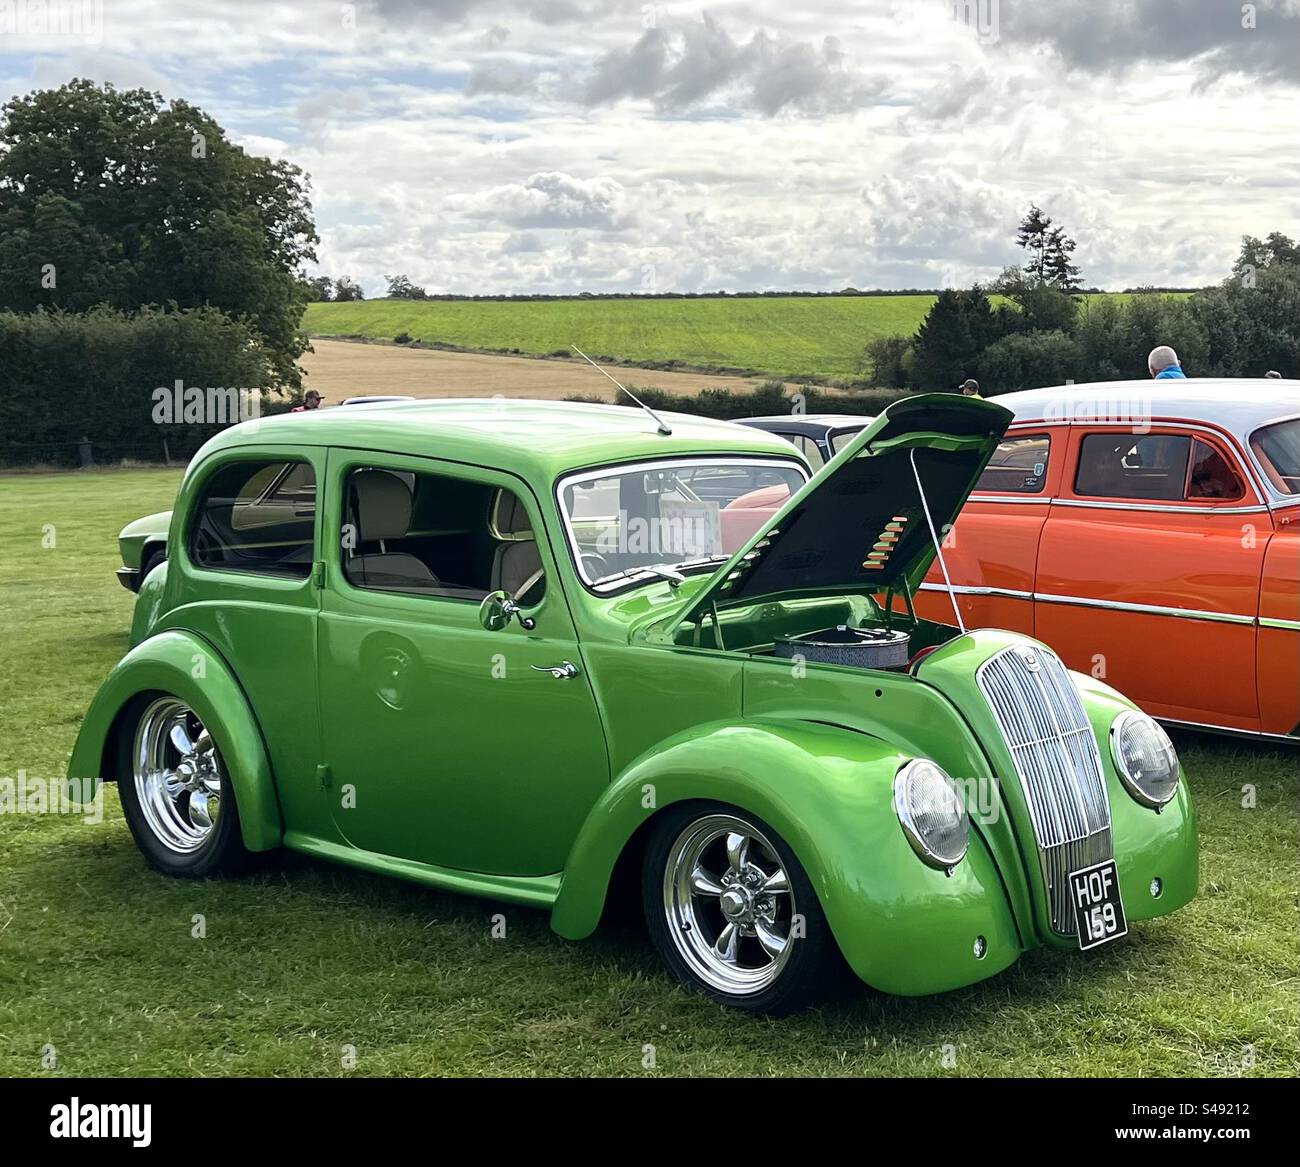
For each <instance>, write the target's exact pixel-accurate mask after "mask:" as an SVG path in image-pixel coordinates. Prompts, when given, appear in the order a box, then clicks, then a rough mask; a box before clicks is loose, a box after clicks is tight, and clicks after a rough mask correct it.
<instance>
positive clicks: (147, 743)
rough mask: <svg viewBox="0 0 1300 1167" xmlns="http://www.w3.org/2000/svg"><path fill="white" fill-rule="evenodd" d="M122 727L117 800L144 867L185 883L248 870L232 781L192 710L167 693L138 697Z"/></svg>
mask: <svg viewBox="0 0 1300 1167" xmlns="http://www.w3.org/2000/svg"><path fill="white" fill-rule="evenodd" d="M120 724H121V728H120V731H119V733H118V735H117V775H118V795H119V797H120V798H121V800H122V810H123V812H124V813H125V815H126V822H127V826H129V827H130V828H131V834H132V836H134V838H135V841H136V845H137V846H138V847H139V848H140V850H141V852H143V854H144V857H145V858H146V859H147V860H148V861H149V863H150V864H151V865H152V866H154V867H156V868H157V869H158V870H159V871H162V872H164V873H165V874H167V875H172V876H177V877H179V878H187V879H204V878H206V877H208V876H213V875H223V874H232V873H234V872H236V871H240V870H243V869H244V868H245V867H247V865H248V863H249V860H250V858H251V853H250V852H249V851H248V850H247V848H245V846H244V840H243V837H242V835H241V834H240V827H239V810H238V808H237V807H236V806H235V792H234V787H233V786H232V785H231V783H230V775H229V773H228V771H227V769H226V764H225V761H224V760H223V759H222V756H221V750H220V748H219V746H218V744H217V742H216V741H215V740H214V739H213V738H212V736H211V734H210V733H209V732H208V730H207V728H206V727H205V726H204V725H203V722H202V721H201V720H200V719H199V717H198V716H197V714H195V712H194V710H193V709H191V708H190V707H189V706H188V705H187V704H186V703H185V702H184V701H182V700H181V699H180V698H179V697H175V696H173V695H172V694H170V693H143V694H141V695H140V696H138V697H136V698H135V699H134V700H133V701H132V702H131V703H130V705H128V706H127V708H126V710H125V712H124V714H123V717H122V720H121V723H120Z"/></svg>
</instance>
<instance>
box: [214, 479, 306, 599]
mask: <svg viewBox="0 0 1300 1167" xmlns="http://www.w3.org/2000/svg"><path fill="white" fill-rule="evenodd" d="M315 537H316V474H315V472H314V471H313V470H312V468H311V465H310V464H309V463H306V462H283V461H280V462H231V463H230V464H228V465H226V466H223V467H221V469H219V470H218V471H217V472H216V473H215V474H214V475H213V476H212V477H211V479H209V480H208V484H207V486H206V488H205V489H204V491H203V496H202V498H201V499H200V500H199V504H198V506H197V507H196V508H195V513H194V519H193V522H192V524H191V526H190V537H189V549H190V558H191V559H192V560H193V561H194V563H195V564H197V565H198V566H199V567H206V568H211V569H214V570H217V571H251V572H258V573H261V574H264V575H280V576H290V577H293V578H298V579H305V578H306V577H307V576H309V575H310V574H311V564H312V559H313V548H314V545H315Z"/></svg>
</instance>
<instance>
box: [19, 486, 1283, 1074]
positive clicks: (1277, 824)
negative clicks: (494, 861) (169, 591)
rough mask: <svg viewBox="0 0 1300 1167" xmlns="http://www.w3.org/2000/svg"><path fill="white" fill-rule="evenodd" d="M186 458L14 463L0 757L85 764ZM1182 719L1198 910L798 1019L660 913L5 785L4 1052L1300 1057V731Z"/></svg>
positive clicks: (766, 1061)
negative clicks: (1257, 735)
mask: <svg viewBox="0 0 1300 1167" xmlns="http://www.w3.org/2000/svg"><path fill="white" fill-rule="evenodd" d="M178 478H179V474H178V472H176V471H171V470H124V471H98V472H91V473H67V474H33V475H26V476H13V477H0V779H5V778H7V779H10V780H13V779H14V778H15V777H16V775H17V774H18V772H19V771H26V773H27V774H28V775H29V776H30V777H34V778H54V777H57V776H61V775H62V774H63V772H64V770H65V767H66V765H67V760H68V755H69V752H70V751H71V748H72V743H73V740H74V738H75V736H76V733H77V726H78V723H79V721H80V719H81V716H82V714H83V712H84V710H85V709H86V707H87V705H88V703H89V702H90V699H91V697H92V696H93V694H94V692H95V690H96V688H97V686H98V685H99V683H100V681H101V680H102V678H103V677H104V675H105V674H106V673H107V672H108V670H109V669H110V668H112V666H113V665H114V664H115V663H116V661H117V660H118V659H119V657H120V656H121V655H122V653H123V652H124V651H125V649H126V645H127V627H128V623H129V620H130V614H131V604H132V597H131V596H130V595H129V594H128V593H127V592H125V591H123V590H122V589H121V588H120V587H119V586H118V584H117V582H116V580H115V579H114V578H113V569H114V568H115V567H116V566H117V563H118V560H117V547H116V533H117V530H118V528H119V527H120V526H121V525H122V524H123V523H125V522H126V521H127V520H129V519H132V518H134V517H136V516H138V515H141V514H145V513H148V512H150V511H156V510H160V509H165V508H166V507H169V506H170V505H171V502H172V498H173V495H174V492H175V489H176V484H177V481H178ZM1153 651H1158V649H1156V648H1153ZM1176 742H1177V745H1178V747H1179V750H1180V751H1181V753H1182V757H1183V762H1184V766H1185V770H1186V774H1187V780H1188V782H1189V783H1190V785H1191V789H1192V794H1193V797H1194V799H1195V803H1196V808H1197V812H1198V815H1199V819H1200V830H1201V841H1202V842H1201V846H1202V856H1201V891H1200V895H1199V897H1198V898H1197V899H1196V900H1195V901H1193V903H1192V904H1190V905H1189V906H1188V907H1187V908H1185V909H1183V910H1182V911H1180V912H1178V913H1177V914H1175V915H1173V916H1171V917H1169V918H1166V919H1162V920H1152V921H1146V922H1143V923H1137V924H1134V925H1133V926H1132V931H1131V934H1130V936H1129V938H1128V939H1126V940H1124V941H1122V942H1120V943H1118V944H1115V945H1112V946H1109V947H1107V948H1105V949H1103V950H1101V951H1100V952H1097V953H1093V954H1087V955H1085V954H1080V953H1078V952H1057V951H1052V952H1044V951H1036V952H1031V953H1027V954H1026V955H1025V956H1024V957H1023V958H1022V959H1021V960H1020V962H1019V963H1018V964H1017V965H1015V966H1013V967H1012V968H1011V969H1009V970H1008V971H1006V972H1004V973H1002V974H1000V975H998V976H996V977H994V978H992V979H991V980H988V981H986V982H984V983H983V984H979V985H975V986H973V987H971V988H969V989H964V990H961V991H959V992H955V993H949V994H946V995H944V996H942V997H933V998H922V999H903V998H896V997H893V998H891V997H884V996H881V995H879V994H876V993H873V992H870V991H869V990H867V989H865V988H862V987H858V988H855V989H850V990H846V992H845V994H844V995H843V996H842V997H840V998H838V999H835V1000H832V1001H830V1002H828V1003H827V1004H825V1005H823V1006H821V1007H819V1008H816V1009H813V1010H811V1011H809V1012H806V1013H803V1014H800V1015H797V1016H794V1017H791V1018H787V1019H785V1020H782V1021H764V1020H759V1019H755V1018H752V1017H748V1016H744V1015H741V1014H738V1013H731V1012H727V1011H725V1010H723V1009H722V1008H720V1007H719V1006H716V1005H713V1004H711V1003H709V1002H708V1001H707V1000H706V999H705V998H704V997H702V996H699V995H697V994H693V993H689V992H687V991H685V990H683V989H681V988H679V987H678V986H677V985H676V984H675V983H674V982H673V981H672V980H671V979H670V978H669V976H668V975H667V974H666V973H665V972H664V971H663V970H662V968H661V966H660V964H659V962H658V960H657V958H656V957H655V956H654V955H653V953H652V952H651V950H650V948H649V946H648V942H647V941H646V940H645V939H644V937H643V936H642V935H641V934H640V932H639V930H637V929H635V928H629V929H624V930H615V931H608V932H602V933H601V934H599V935H598V936H596V937H594V938H593V939H591V940H589V941H584V942H582V943H578V944H572V943H568V942H565V941H563V940H561V939H559V938H558V937H557V936H555V935H554V934H553V933H552V932H551V931H550V929H549V927H548V924H547V919H546V916H545V915H544V914H543V913H541V912H536V911H529V910H526V909H523V908H518V907H511V906H505V905H501V904H496V903H490V902H488V901H484V900H477V899H469V898H463V897H462V898H457V897H453V896H449V895H441V894H438V893H435V892H433V891H429V890H426V889H423V888H420V887H416V886H413V885H409V884H402V883H398V882H394V881H390V880H385V879H381V878H379V877H376V876H371V875H366V874H362V873H360V872H357V871H353V870H348V869H344V868H337V867H331V866H327V865H325V864H323V863H319V862H314V861H310V860H307V859H305V858H303V857H301V856H296V855H291V854H278V855H275V856H273V857H271V858H270V859H269V860H268V861H267V863H266V864H265V866H264V868H263V869H262V870H261V871H260V872H258V873H257V874H254V875H251V876H247V877H244V878H241V879H232V880H226V881H214V882H201V883H194V882H187V881H179V880H171V879H168V878H166V877H164V876H162V875H159V874H157V873H156V872H154V871H152V870H151V869H150V868H148V867H146V865H145V863H144V861H143V859H142V858H141V857H140V855H139V853H138V852H137V851H136V848H135V846H134V844H133V843H132V841H131V837H130V835H129V833H128V831H127V827H126V824H125V822H124V821H123V818H122V812H121V809H120V807H119V804H118V800H117V794H116V791H115V789H114V788H113V787H108V788H107V790H108V793H107V795H106V797H105V800H104V802H105V805H104V815H103V819H102V821H100V822H85V821H83V820H82V818H80V817H78V816H75V815H50V814H45V815H38V814H30V813H29V814H18V813H11V811H12V809H13V808H10V812H5V813H0V1076H2V1075H22V1076H31V1075H45V1076H57V1075H60V1074H71V1075H92V1076H93V1075H118V1074H132V1075H164V1076H199V1077H201V1076H205V1075H216V1074H260V1075H303V1076H344V1075H346V1074H348V1073H356V1074H363V1075H397V1074H403V1075H462V1074H492V1075H597V1074H603V1075H632V1076H669V1075H684V1074H696V1075H717V1076H744V1075H782V1074H798V1075H941V1076H965V1075H981V1074H991V1075H1008V1076H1013V1077H1014V1076H1031V1077H1035V1076H1053V1075H1097V1076H1107V1077H1120V1076H1153V1075H1164V1076H1189V1077H1190V1076H1291V1075H1294V1074H1295V1073H1296V1072H1297V1068H1298V1067H1297V1033H1298V1029H1300V1025H1298V1023H1297V958H1296V928H1297V919H1296V883H1297V877H1298V874H1300V873H1298V871H1297V867H1298V860H1300V840H1298V838H1297V817H1296V798H1297V784H1298V780H1300V774H1298V773H1297V766H1296V754H1295V753H1294V752H1291V751H1284V750H1279V749H1273V748H1268V747H1261V746H1256V745H1250V744H1241V743H1234V742H1230V741H1227V740H1223V739H1216V738H1211V737H1205V736H1196V735H1189V734H1180V735H1178V737H1177V739H1176ZM1246 784H1250V785H1252V786H1253V787H1254V789H1255V799H1254V805H1253V808H1251V809H1247V808H1246V807H1244V806H1243V802H1244V801H1245V802H1249V801H1250V800H1249V799H1243V793H1242V789H1243V786H1244V785H1246ZM0 809H2V808H0ZM495 913H503V914H504V917H505V920H506V930H505V935H504V937H502V938H499V939H494V935H493V919H492V917H493V915H494V914H495ZM199 917H201V918H202V921H203V928H202V932H203V935H202V936H199V935H196V932H197V931H199V928H198V923H197V918H199ZM349 1051H353V1052H354V1057H355V1061H352V1060H351V1058H350V1056H349Z"/></svg>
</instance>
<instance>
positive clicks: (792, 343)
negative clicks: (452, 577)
mask: <svg viewBox="0 0 1300 1167" xmlns="http://www.w3.org/2000/svg"><path fill="white" fill-rule="evenodd" d="M933 302H934V297H933V296H863V297H852V298H850V297H844V298H836V299H805V298H801V297H792V298H788V299H787V298H774V299H770V300H768V299H763V300H731V299H727V300H546V301H520V302H502V301H477V302H466V301H440V300H434V301H424V302H414V301H409V300H369V301H364V302H362V303H346V304H309V305H308V306H307V313H306V316H305V317H304V320H303V327H305V328H306V329H307V331H308V332H311V333H313V334H318V335H322V336H371V337H378V338H382V339H385V340H391V339H392V338H393V337H394V336H397V335H398V334H399V333H402V332H406V333H408V334H409V335H410V336H412V337H416V338H418V339H420V340H424V341H439V342H441V343H443V344H454V345H461V346H463V347H465V348H476V349H519V350H520V351H521V352H525V353H530V354H533V355H538V356H540V355H545V354H547V353H551V352H554V351H556V350H559V349H564V350H565V351H568V348H569V345H570V344H576V345H577V346H578V347H579V348H581V349H582V350H583V351H584V352H586V353H589V354H590V355H591V356H593V357H594V356H598V355H602V356H603V355H609V356H614V357H618V358H619V359H620V360H624V361H629V362H632V363H636V362H638V361H669V360H677V361H682V362H683V363H685V364H687V365H690V366H693V367H699V368H713V367H715V366H719V367H725V368H731V369H746V370H754V371H757V372H765V373H773V374H777V375H789V376H805V375H812V376H821V377H844V378H849V377H858V376H862V375H863V372H864V369H863V367H862V352H863V349H864V348H865V347H866V345H867V342H868V341H870V340H872V339H873V338H874V337H877V336H887V335H889V334H891V333H904V334H908V335H910V334H911V333H913V332H915V331H916V327H917V325H918V324H920V323H921V320H922V319H923V318H924V316H925V314H926V312H927V311H928V310H929V308H930V305H931V304H932V303H933Z"/></svg>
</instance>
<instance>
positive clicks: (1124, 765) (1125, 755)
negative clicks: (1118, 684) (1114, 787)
mask: <svg viewBox="0 0 1300 1167" xmlns="http://www.w3.org/2000/svg"><path fill="white" fill-rule="evenodd" d="M1110 752H1111V756H1112V757H1113V758H1114V759H1115V769H1116V770H1118V771H1119V776H1120V778H1122V779H1123V780H1124V785H1125V786H1126V787H1128V792H1129V793H1130V794H1131V795H1132V796H1133V797H1134V798H1135V799H1137V801H1138V802H1140V803H1141V804H1142V805H1143V806H1149V807H1153V808H1155V809H1156V810H1159V809H1160V807H1162V806H1164V805H1165V803H1167V802H1168V801H1169V800H1170V799H1171V798H1173V796H1174V794H1175V792H1176V791H1177V790H1178V755H1177V754H1176V753H1175V752H1174V744H1173V742H1171V741H1170V740H1169V735H1168V734H1167V733H1165V731H1164V730H1163V729H1162V728H1161V727H1160V725H1159V724H1158V723H1157V722H1155V721H1154V720H1152V719H1151V718H1150V717H1148V716H1147V715H1146V714H1145V713H1138V712H1137V711H1136V710H1132V709H1130V710H1126V711H1125V712H1124V713H1121V714H1120V715H1119V716H1118V717H1117V718H1115V721H1114V724H1112V725H1111V727H1110Z"/></svg>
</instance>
